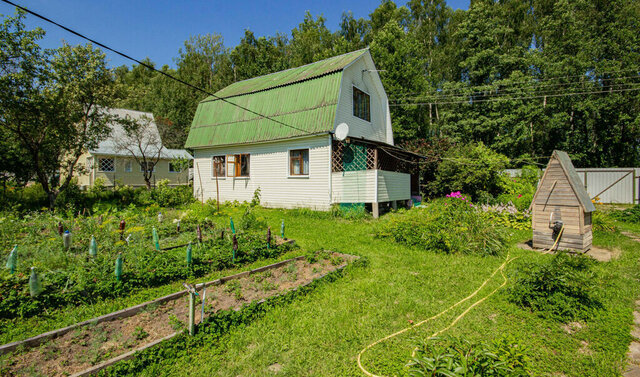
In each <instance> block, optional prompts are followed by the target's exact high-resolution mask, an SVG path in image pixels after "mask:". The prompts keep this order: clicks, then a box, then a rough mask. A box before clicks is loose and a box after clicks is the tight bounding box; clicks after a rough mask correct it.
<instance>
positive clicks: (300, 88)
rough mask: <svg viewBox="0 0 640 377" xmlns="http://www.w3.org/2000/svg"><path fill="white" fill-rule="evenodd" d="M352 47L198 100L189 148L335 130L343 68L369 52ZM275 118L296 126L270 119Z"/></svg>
mask: <svg viewBox="0 0 640 377" xmlns="http://www.w3.org/2000/svg"><path fill="white" fill-rule="evenodd" d="M367 53H368V50H367V49H364V50H358V51H353V52H350V53H348V54H344V55H339V56H334V57H332V58H329V59H325V60H321V61H319V62H315V63H311V64H307V65H304V66H302V67H297V68H292V69H288V70H285V71H281V72H276V73H272V74H269V75H265V76H260V77H255V78H252V79H249V80H244V81H239V82H236V83H233V84H231V85H229V86H227V87H226V88H224V89H222V90H220V91H218V92H217V93H216V96H217V97H222V98H224V99H225V100H226V101H229V102H232V103H233V104H236V105H240V106H243V107H245V108H247V109H250V110H252V111H254V112H256V113H258V114H260V115H263V116H260V115H256V114H254V113H251V112H250V111H246V110H243V109H241V108H240V107H238V106H234V105H233V104H230V103H227V102H225V101H223V100H221V99H219V98H216V97H213V96H210V97H208V98H206V99H204V100H203V101H201V102H200V104H199V105H198V108H197V110H196V114H195V116H194V118H193V123H192V125H191V129H190V131H189V136H188V138H187V142H186V145H185V146H186V147H187V148H199V147H209V146H216V145H226V144H241V143H252V142H258V141H271V140H279V139H286V138H291V137H296V136H303V135H313V134H320V133H325V132H329V131H333V126H334V124H333V123H334V120H335V116H336V109H337V105H338V97H339V94H340V83H341V81H342V72H343V70H344V68H346V67H347V66H348V65H349V64H351V63H352V62H354V61H355V60H357V59H358V58H360V57H361V56H362V55H364V54H367ZM264 116H267V117H269V118H272V119H275V120H277V121H279V122H282V123H285V124H286V125H290V126H292V127H287V126H285V125H282V124H280V123H277V122H274V121H273V120H271V119H267V118H265V117H264Z"/></svg>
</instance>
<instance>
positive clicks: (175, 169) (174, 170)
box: [169, 162, 182, 173]
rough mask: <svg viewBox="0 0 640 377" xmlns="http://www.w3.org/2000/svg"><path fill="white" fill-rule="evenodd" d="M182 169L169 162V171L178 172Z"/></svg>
mask: <svg viewBox="0 0 640 377" xmlns="http://www.w3.org/2000/svg"><path fill="white" fill-rule="evenodd" d="M181 171H182V170H181V169H180V168H179V167H178V166H176V164H174V163H173V162H169V173H180V172H181Z"/></svg>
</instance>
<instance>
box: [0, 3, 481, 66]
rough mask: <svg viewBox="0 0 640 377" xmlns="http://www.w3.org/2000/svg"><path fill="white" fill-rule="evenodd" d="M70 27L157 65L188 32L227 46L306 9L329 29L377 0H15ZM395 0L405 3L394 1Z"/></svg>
mask: <svg viewBox="0 0 640 377" xmlns="http://www.w3.org/2000/svg"><path fill="white" fill-rule="evenodd" d="M13 1H14V2H15V3H17V4H20V5H21V6H24V7H27V8H29V9H31V10H33V11H35V12H37V13H40V14H42V15H43V16H46V17H49V18H51V19H52V20H54V21H57V22H59V23H61V24H63V25H65V26H67V27H70V28H71V29H74V30H76V31H78V32H80V33H83V34H85V35H87V36H88V37H90V38H93V39H95V40H97V41H100V42H102V43H104V44H106V45H108V46H110V47H113V48H115V49H118V50H121V51H123V52H125V53H127V54H129V55H131V56H133V57H135V58H139V59H142V58H145V57H150V58H151V60H153V61H154V62H155V63H156V64H157V65H158V66H162V65H164V64H168V65H170V66H174V62H173V58H174V57H176V56H177V55H178V50H179V49H180V47H181V46H182V45H183V43H184V41H185V40H186V39H188V38H189V36H191V35H197V34H206V33H219V34H221V35H222V36H223V37H224V42H225V46H227V47H233V46H235V45H236V44H238V43H239V42H240V39H241V38H242V36H243V35H244V30H245V29H251V30H252V31H253V32H254V33H255V34H256V35H257V36H263V35H274V34H276V33H277V32H281V33H285V34H287V35H290V33H291V29H293V28H294V27H296V26H297V25H298V24H299V23H300V22H301V21H302V19H303V17H304V13H305V12H306V11H307V10H308V11H310V12H311V13H312V14H313V15H314V16H318V15H320V14H322V15H323V16H324V17H325V18H326V19H327V21H326V25H327V27H328V28H329V29H331V30H332V31H335V30H337V29H338V28H339V23H340V18H341V16H342V13H343V12H345V11H351V12H353V15H354V16H355V17H356V18H359V17H368V15H369V14H370V13H371V12H372V11H373V10H374V9H375V8H376V7H377V6H378V5H379V3H380V2H379V1H378V0H369V1H367V0H352V1H349V2H345V1H337V0H324V1H323V0H321V1H318V0H282V1H278V0H272V1H259V0H249V1H241V0H235V1H234V0H210V1H202V0H184V1H179V0H173V1H169V0H155V1H148V0H144V1H143V0H128V1H124V0H101V1H97V0H55V1H54V0H13ZM447 3H448V4H449V5H450V6H451V7H452V8H454V9H458V8H461V9H467V8H468V6H469V0H449V1H448V2H447ZM396 4H398V5H401V4H404V3H403V2H401V1H397V2H396ZM13 12H14V10H13V8H12V7H11V6H9V5H8V4H6V3H0V14H3V15H8V14H13ZM27 26H28V27H30V28H33V27H36V26H40V27H42V28H43V29H44V30H45V31H46V32H47V36H46V37H45V39H44V40H43V42H42V45H43V46H44V47H47V48H55V47H59V46H60V45H61V44H62V41H63V40H64V41H67V42H68V43H71V44H78V43H85V41H83V40H81V39H80V38H77V37H75V36H73V35H71V34H69V33H67V32H66V31H64V30H61V29H59V28H57V27H56V26H54V25H51V24H48V23H46V22H44V21H40V20H38V19H36V18H35V17H33V16H28V21H27ZM107 57H108V59H109V62H110V65H112V66H118V65H122V64H127V65H130V64H131V62H129V61H127V60H125V59H124V58H121V57H119V56H117V55H114V54H113V53H108V54H107Z"/></svg>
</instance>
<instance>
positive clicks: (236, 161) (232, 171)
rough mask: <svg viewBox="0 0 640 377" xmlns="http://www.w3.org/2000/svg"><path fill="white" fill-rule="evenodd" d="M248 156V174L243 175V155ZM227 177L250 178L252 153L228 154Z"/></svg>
mask: <svg viewBox="0 0 640 377" xmlns="http://www.w3.org/2000/svg"><path fill="white" fill-rule="evenodd" d="M243 156H246V157H247V159H248V161H247V174H246V175H242V172H241V170H242V157H243ZM226 157H227V158H226V160H227V177H231V178H236V179H249V178H250V177H251V153H236V154H227V155H226Z"/></svg>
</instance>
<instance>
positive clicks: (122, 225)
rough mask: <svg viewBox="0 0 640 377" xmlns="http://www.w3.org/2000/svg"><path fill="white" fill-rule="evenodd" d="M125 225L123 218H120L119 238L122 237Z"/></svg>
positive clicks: (121, 238)
mask: <svg viewBox="0 0 640 377" xmlns="http://www.w3.org/2000/svg"><path fill="white" fill-rule="evenodd" d="M126 226H127V222H126V221H124V219H122V220H120V240H121V241H122V240H123V239H124V228H125V227H126Z"/></svg>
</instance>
